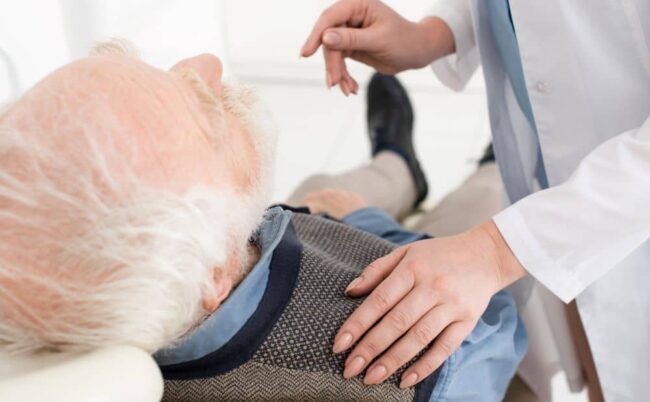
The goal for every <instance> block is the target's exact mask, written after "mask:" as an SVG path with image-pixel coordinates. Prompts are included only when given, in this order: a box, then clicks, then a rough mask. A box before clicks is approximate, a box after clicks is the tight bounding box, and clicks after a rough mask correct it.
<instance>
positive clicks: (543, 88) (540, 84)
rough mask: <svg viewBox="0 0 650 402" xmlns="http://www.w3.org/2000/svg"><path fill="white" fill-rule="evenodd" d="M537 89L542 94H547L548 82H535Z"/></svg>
mask: <svg viewBox="0 0 650 402" xmlns="http://www.w3.org/2000/svg"><path fill="white" fill-rule="evenodd" d="M535 89H536V90H537V92H539V93H541V94H546V93H548V92H549V88H548V84H547V83H546V82H544V81H537V83H536V84H535Z"/></svg>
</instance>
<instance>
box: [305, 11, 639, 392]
mask: <svg viewBox="0 0 650 402" xmlns="http://www.w3.org/2000/svg"><path fill="white" fill-rule="evenodd" d="M648 43H650V2H648V1H647V0H574V1H566V0H545V1H525V0H509V1H508V0H440V1H439V2H438V3H436V4H435V5H434V7H433V9H432V11H431V13H430V15H429V16H428V17H427V18H425V19H423V20H422V21H420V22H417V23H416V22H411V21H408V20H406V19H404V18H402V17H401V16H400V15H399V14H397V13H396V12H394V11H393V10H392V9H390V8H389V7H388V6H386V5H384V4H383V3H381V2H379V1H376V0H341V1H338V2H337V3H335V4H334V5H332V6H331V7H330V8H328V9H327V10H325V11H324V12H323V14H322V15H321V16H320V18H319V19H318V21H317V22H316V24H315V26H314V28H313V31H312V33H311V34H310V36H309V37H308V39H307V41H306V43H305V45H304V46H303V48H302V50H301V54H302V55H303V56H311V55H312V54H313V53H314V52H315V51H316V50H317V49H318V48H319V47H320V46H321V45H324V55H325V62H326V65H327V85H328V86H330V87H331V86H336V85H338V86H339V87H340V89H341V90H342V91H343V92H344V93H345V94H346V95H348V94H349V93H356V91H357V89H358V85H357V83H356V82H355V81H354V79H353V78H352V77H351V76H350V74H349V73H348V71H347V69H346V66H345V59H346V58H352V59H354V60H358V61H360V62H363V63H365V64H368V65H370V66H373V67H374V68H376V69H377V70H379V71H380V72H383V73H389V74H394V73H397V72H400V71H404V70H407V69H413V68H421V67H424V66H426V65H428V64H431V66H432V68H433V71H434V72H435V73H436V74H437V76H438V77H439V79H440V80H441V81H442V82H443V83H444V84H446V85H447V86H449V87H450V88H452V89H455V90H461V89H463V87H464V86H465V84H466V83H467V82H468V80H469V79H470V77H471V76H472V74H473V73H474V72H475V71H476V70H477V68H478V67H479V64H480V65H482V67H483V73H484V76H485V82H486V89H487V95H488V101H489V113H490V121H491V127H492V135H493V141H494V146H495V152H496V157H497V161H498V164H499V167H500V171H501V174H502V177H503V180H504V183H505V187H506V190H507V195H508V199H509V201H510V203H511V205H510V206H508V207H507V208H505V209H504V210H503V211H502V212H501V213H499V214H498V215H496V216H495V217H494V218H493V219H491V220H488V221H487V222H485V223H484V224H482V225H480V226H478V227H476V228H474V229H472V230H470V231H468V232H466V233H463V234H460V235H458V236H454V237H449V238H439V239H433V240H425V241H422V242H419V243H415V244H413V245H411V246H408V247H405V248H401V249H398V250H397V251H395V252H394V253H392V254H390V255H388V256H386V257H384V258H382V259H380V260H378V261H376V262H375V263H373V264H372V265H371V266H369V267H368V268H367V269H366V270H365V271H364V273H363V274H362V275H361V276H360V277H359V278H358V279H357V280H356V281H355V282H353V283H352V284H351V285H350V287H349V288H348V293H349V294H350V295H351V296H360V295H363V294H369V297H368V299H366V301H365V302H364V303H363V304H362V306H360V307H359V309H358V310H357V311H356V312H354V313H353V314H352V315H351V316H350V318H349V319H348V320H347V321H346V323H345V324H344V325H343V326H342V327H341V330H340V332H339V333H338V334H337V336H336V338H335V340H334V350H335V352H341V351H343V350H347V349H350V348H351V347H352V346H353V345H355V344H356V345H355V346H354V347H353V348H352V350H351V353H350V357H349V358H348V359H347V360H346V368H349V367H350V366H352V365H354V370H349V371H352V372H354V373H353V374H357V373H360V372H362V371H365V372H366V381H367V382H381V381H383V380H384V379H385V378H386V377H388V375H390V374H391V373H392V372H393V371H394V370H396V369H397V368H399V367H400V366H402V365H403V364H404V363H406V362H407V361H408V360H409V359H411V357H413V356H414V355H415V354H416V353H418V352H419V351H420V350H422V348H423V347H424V346H425V345H426V344H427V343H428V342H430V341H433V344H432V348H431V349H430V350H429V351H428V352H427V353H425V354H424V355H423V356H421V357H420V358H419V359H418V361H417V362H416V363H415V364H414V365H413V366H412V367H411V368H409V369H408V370H406V372H405V373H404V374H403V375H402V385H403V386H410V385H413V384H415V383H417V382H419V381H420V380H422V379H423V378H424V377H425V376H426V375H428V374H429V373H431V372H432V371H433V370H435V369H436V368H437V367H439V366H440V365H441V364H442V362H443V361H444V360H445V359H446V358H447V357H448V356H449V355H450V354H451V353H453V351H454V350H456V349H457V347H458V346H459V345H460V343H461V342H462V340H463V338H464V337H465V336H466V335H467V334H468V333H469V332H470V330H471V328H472V327H473V325H474V323H475V322H476V319H477V317H479V315H480V314H481V312H482V311H483V309H484V307H485V306H486V303H487V300H488V299H489V297H490V296H491V295H492V294H494V293H495V292H496V291H498V290H499V289H501V288H503V287H506V286H508V285H510V284H512V283H513V282H515V281H517V280H519V279H521V278H524V277H532V278H534V279H535V280H536V281H537V283H539V284H541V285H543V286H544V287H545V288H546V289H548V290H549V291H550V292H552V293H553V294H554V295H556V296H557V297H558V298H559V299H561V300H562V301H564V302H570V301H571V300H574V299H575V300H576V301H577V309H578V311H579V317H580V320H581V321H582V325H583V326H584V333H586V339H587V340H588V348H589V349H590V352H591V357H592V358H593V363H595V368H596V372H597V380H599V382H600V387H601V389H602V395H604V398H605V400H607V401H617V402H618V401H643V400H650V291H649V289H650V241H649V239H650V119H649V116H650V52H649V50H648ZM431 113H435V110H433V111H431ZM538 189H540V190H539V191H536V190H538ZM478 201H479V200H477V202H478ZM580 320H579V321H580ZM434 339H435V340H434ZM357 342H358V343H357ZM583 369H587V368H585V367H583ZM369 377H370V378H372V379H373V380H372V381H368V378H369ZM590 385H591V386H592V387H593V388H598V384H593V379H592V383H591V384H590ZM593 395H594V394H593V393H592V396H593ZM594 398H597V396H595V397H594Z"/></svg>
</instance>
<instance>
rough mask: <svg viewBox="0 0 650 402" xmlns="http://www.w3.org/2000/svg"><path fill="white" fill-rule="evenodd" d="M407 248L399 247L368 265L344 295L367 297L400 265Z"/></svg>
mask: <svg viewBox="0 0 650 402" xmlns="http://www.w3.org/2000/svg"><path fill="white" fill-rule="evenodd" d="M408 250H409V247H408V246H404V247H400V248H398V249H397V250H394V251H393V252H392V253H390V254H388V255H385V256H383V257H381V258H379V259H377V260H375V261H374V262H372V263H371V264H370V265H368V266H367V267H366V268H365V269H364V270H363V273H361V275H359V277H357V279H355V280H353V281H352V282H350V284H349V285H348V287H347V288H346V289H345V294H347V295H348V296H352V297H359V296H363V295H367V294H368V293H370V292H371V291H372V290H373V289H374V288H376V287H377V285H379V284H380V283H381V282H382V281H383V280H384V279H386V277H388V275H390V273H391V272H393V270H394V269H395V268H397V266H398V265H399V264H400V262H401V261H402V259H403V258H404V256H405V255H406V253H407V252H408Z"/></svg>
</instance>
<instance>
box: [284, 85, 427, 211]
mask: <svg viewBox="0 0 650 402" xmlns="http://www.w3.org/2000/svg"><path fill="white" fill-rule="evenodd" d="M367 102H368V113H367V122H368V136H369V139H370V143H371V147H372V155H373V159H372V161H371V162H370V163H369V164H368V165H365V166H362V167H359V168H357V169H354V170H352V171H350V172H346V173H343V174H339V175H316V176H312V177H310V178H308V179H307V180H305V181H304V182H303V183H302V184H301V185H300V186H298V188H297V189H296V190H295V192H294V193H293V194H292V195H291V197H289V200H288V203H289V204H291V205H296V206H297V205H300V204H302V203H304V201H305V197H306V196H307V195H308V194H309V193H313V192H315V191H319V190H323V189H327V188H331V189H338V190H345V191H352V192H355V193H357V194H359V195H361V197H362V198H363V199H364V201H365V202H366V204H367V205H368V206H371V207H377V208H380V209H382V210H384V211H386V212H388V213H389V214H390V215H391V216H393V217H394V218H396V219H400V218H403V217H405V216H406V215H408V213H409V212H411V210H412V209H413V207H414V206H415V205H416V204H418V203H419V202H420V201H422V200H423V199H424V198H425V197H426V195H427V191H428V186H427V182H426V178H425V176H424V172H423V171H422V169H421V167H420V164H419V162H418V159H417V157H416V155H415V149H414V147H413V108H412V106H411V102H410V100H409V98H408V95H407V93H406V90H405V89H404V87H403V86H402V85H401V84H400V82H399V81H398V80H397V78H395V77H392V76H385V75H381V74H375V75H374V76H373V77H372V79H371V80H370V84H369V85H368V97H367Z"/></svg>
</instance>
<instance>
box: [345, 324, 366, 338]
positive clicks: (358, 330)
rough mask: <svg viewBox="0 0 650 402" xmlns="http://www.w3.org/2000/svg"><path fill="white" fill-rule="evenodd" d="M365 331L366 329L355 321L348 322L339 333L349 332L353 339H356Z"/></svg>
mask: <svg viewBox="0 0 650 402" xmlns="http://www.w3.org/2000/svg"><path fill="white" fill-rule="evenodd" d="M365 330H366V328H365V327H364V325H363V324H362V323H361V321H359V320H357V319H351V320H349V321H348V322H346V323H345V324H344V325H343V326H342V327H341V329H340V331H341V332H346V331H347V332H349V333H350V334H351V335H352V338H353V339H357V338H358V337H359V335H360V334H363V333H364V332H365Z"/></svg>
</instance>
